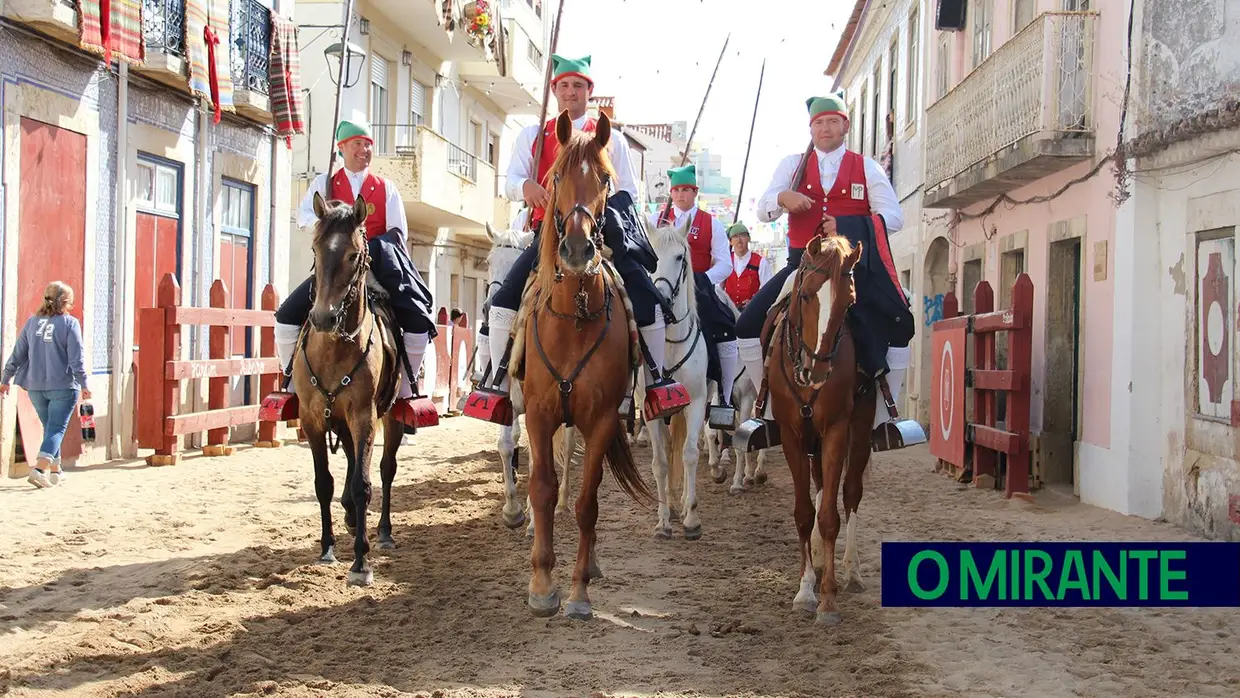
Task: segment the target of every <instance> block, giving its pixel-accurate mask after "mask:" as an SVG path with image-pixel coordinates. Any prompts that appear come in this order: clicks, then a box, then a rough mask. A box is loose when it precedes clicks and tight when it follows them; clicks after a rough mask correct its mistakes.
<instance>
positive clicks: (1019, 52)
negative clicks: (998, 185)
mask: <svg viewBox="0 0 1240 698" xmlns="http://www.w3.org/2000/svg"><path fill="white" fill-rule="evenodd" d="M1096 19H1097V14H1096V13H1091V12H1047V13H1044V14H1042V15H1041V16H1039V17H1038V18H1037V19H1036V20H1034V21H1033V22H1032V23H1030V24H1029V25H1028V26H1027V27H1025V28H1024V29H1023V30H1021V32H1020V33H1018V34H1017V35H1016V36H1014V37H1012V39H1011V40H1009V41H1008V42H1007V43H1005V44H1003V45H1002V46H1000V47H999V48H998V50H996V51H995V52H994V53H993V54H991V55H990V57H989V58H987V59H986V60H985V61H984V62H983V63H982V64H981V65H980V66H978V67H977V69H976V70H974V71H973V72H972V73H970V74H969V76H968V77H966V78H965V79H964V80H963V81H962V82H961V83H960V84H959V85H957V86H956V87H955V89H953V90H952V91H951V92H948V93H947V94H946V95H944V96H943V98H942V99H940V100H939V101H938V102H935V103H934V104H933V105H931V106H930V108H929V109H927V110H926V122H927V129H926V133H927V135H926V187H927V189H929V188H932V187H934V186H936V185H938V184H941V183H942V182H944V181H946V180H949V179H951V178H952V177H954V176H956V175H958V174H960V173H962V172H964V171H965V170H967V169H968V168H970V167H972V166H973V165H976V164H978V163H980V162H983V161H984V160H986V159H987V158H988V157H990V156H992V155H994V154H995V153H998V152H999V151H1001V150H1002V149H1004V148H1006V147H1008V146H1011V145H1013V144H1015V143H1017V142H1019V141H1021V140H1022V139H1024V138H1027V137H1029V136H1032V135H1034V134H1038V133H1045V134H1047V135H1048V136H1051V137H1055V136H1059V137H1063V136H1067V135H1069V134H1072V133H1078V134H1079V133H1091V132H1092V131H1093V129H1094V125H1093V115H1092V113H1091V108H1090V105H1091V101H1092V97H1093V94H1092V92H1093V90H1092V86H1093V68H1094V63H1093V51H1094V43H1093V39H1094V22H1095V20H1096Z"/></svg>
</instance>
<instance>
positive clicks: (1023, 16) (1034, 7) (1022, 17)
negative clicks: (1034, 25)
mask: <svg viewBox="0 0 1240 698" xmlns="http://www.w3.org/2000/svg"><path fill="white" fill-rule="evenodd" d="M1037 14H1038V0H1012V35H1013V36H1015V35H1016V34H1017V33H1018V32H1020V30H1021V29H1024V28H1025V27H1027V26H1029V23H1030V22H1032V21H1033V18H1034V17H1036V16H1037Z"/></svg>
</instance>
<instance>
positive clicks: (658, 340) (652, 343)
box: [637, 305, 667, 385]
mask: <svg viewBox="0 0 1240 698" xmlns="http://www.w3.org/2000/svg"><path fill="white" fill-rule="evenodd" d="M637 330H638V331H639V332H641V333H642V339H643V340H645V341H646V349H647V350H648V351H649V352H650V360H651V361H653V362H654V365H655V366H657V367H658V368H659V372H660V373H662V372H663V357H665V356H667V323H665V322H664V321H663V308H662V307H661V306H659V305H655V306H654V322H652V323H650V324H649V325H647V326H646V327H639V328H637ZM642 363H643V364H645V363H646V362H645V360H643V361H642ZM653 382H654V376H653V375H652V374H651V373H650V367H649V366H647V367H646V385H650V384H651V383H653Z"/></svg>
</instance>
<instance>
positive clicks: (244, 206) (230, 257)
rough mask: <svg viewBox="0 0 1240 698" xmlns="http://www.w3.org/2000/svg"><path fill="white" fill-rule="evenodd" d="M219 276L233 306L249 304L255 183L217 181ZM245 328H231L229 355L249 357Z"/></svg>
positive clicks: (248, 339)
mask: <svg viewBox="0 0 1240 698" xmlns="http://www.w3.org/2000/svg"><path fill="white" fill-rule="evenodd" d="M220 184H221V186H220V266H219V269H220V279H221V280H222V281H223V282H224V284H225V285H227V286H228V295H229V303H230V305H231V306H232V307H233V308H250V307H252V303H251V297H252V295H253V284H254V277H253V261H254V259H253V253H252V249H253V241H254V240H253V238H254V186H253V185H251V184H247V183H245V182H238V181H236V180H232V179H222V180H221V181H220ZM248 332H249V331H248V329H247V328H245V327H234V328H233V329H232V332H231V335H232V355H233V356H249V355H250V353H251V352H250V347H249V342H250V341H252V340H251V338H250V337H248V336H247V335H248Z"/></svg>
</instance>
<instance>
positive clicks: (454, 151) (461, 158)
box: [448, 143, 478, 182]
mask: <svg viewBox="0 0 1240 698" xmlns="http://www.w3.org/2000/svg"><path fill="white" fill-rule="evenodd" d="M448 171H449V172H451V173H453V174H457V175H460V176H462V177H464V178H465V179H468V180H469V181H471V182H476V181H477V180H478V158H476V157H474V156H473V155H470V154H469V152H468V151H467V150H465V149H464V148H462V147H461V146H459V145H457V144H455V143H448Z"/></svg>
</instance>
